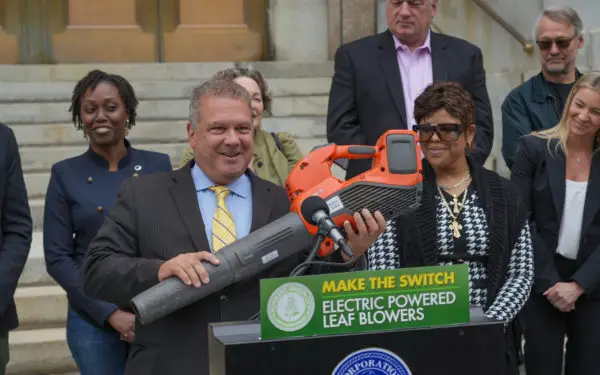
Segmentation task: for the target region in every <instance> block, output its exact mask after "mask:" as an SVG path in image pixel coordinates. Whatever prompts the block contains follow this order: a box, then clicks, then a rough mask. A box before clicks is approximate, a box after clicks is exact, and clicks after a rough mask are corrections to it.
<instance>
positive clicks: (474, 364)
mask: <svg viewBox="0 0 600 375" xmlns="http://www.w3.org/2000/svg"><path fill="white" fill-rule="evenodd" d="M259 336H260V325H259V324H258V323H257V322H234V323H215V324H211V325H210V330H209V350H210V375H248V374H253V375H254V374H256V375H259V374H260V375H292V374H309V375H330V374H331V373H332V371H333V369H334V368H335V366H336V365H337V364H338V363H339V362H340V361H342V360H343V359H344V358H345V357H346V356H347V355H349V354H350V353H352V352H355V351H357V350H360V349H365V348H369V347H377V348H381V349H386V350H389V351H391V352H393V353H395V354H396V355H398V356H399V357H400V358H402V360H404V362H405V363H406V365H408V367H409V368H410V370H411V371H412V374H413V375H438V374H439V375H442V374H443V375H445V374H451V375H505V374H506V363H505V361H506V354H505V345H504V328H503V324H502V323H499V322H490V321H488V320H486V319H485V318H482V317H473V316H472V319H471V322H470V323H469V324H466V325H457V326H444V327H436V328H420V329H405V330H394V331H378V332H371V333H361V334H348V335H332V336H318V337H301V338H291V339H281V340H260V339H259Z"/></svg>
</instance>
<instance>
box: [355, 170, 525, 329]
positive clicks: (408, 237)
mask: <svg viewBox="0 0 600 375" xmlns="http://www.w3.org/2000/svg"><path fill="white" fill-rule="evenodd" d="M424 175H425V177H424V191H423V201H422V206H421V207H420V208H419V209H418V210H417V212H416V213H414V214H411V216H410V218H400V219H397V220H391V221H389V222H388V227H387V229H386V232H385V233H384V234H383V235H382V236H380V237H379V239H378V240H377V241H376V242H375V243H374V244H373V245H372V246H371V248H370V249H369V250H368V252H367V259H368V268H369V269H371V270H375V269H394V268H399V267H414V266H426V265H447V264H453V263H455V262H453V261H450V260H449V258H450V256H452V255H454V254H455V251H456V249H455V241H454V239H453V236H452V230H451V229H450V222H451V217H450V215H449V214H448V211H447V209H446V206H445V205H444V203H443V202H442V199H441V197H440V195H439V194H438V190H437V188H436V186H435V175H434V174H433V170H432V168H431V167H430V166H429V165H428V164H427V163H426V162H425V161H424ZM471 175H472V176H473V183H472V185H471V187H470V188H469V190H468V192H467V194H468V195H467V199H466V200H465V202H464V208H463V209H462V211H461V214H460V216H459V218H460V221H461V225H462V227H463V229H462V235H463V237H464V239H463V242H462V244H463V246H465V247H466V248H465V249H462V250H463V251H464V253H463V254H464V255H466V256H462V258H463V259H466V260H465V262H466V263H467V264H469V283H470V302H471V304H472V305H476V306H481V307H483V308H484V311H485V313H486V315H487V316H488V317H490V318H493V319H497V320H501V321H504V322H512V321H513V319H514V318H515V317H516V316H517V314H518V313H519V311H521V309H522V308H523V306H524V305H525V302H526V301H527V299H528V297H529V293H530V291H531V287H532V284H533V278H534V272H533V249H532V244H531V235H530V230H529V224H528V221H527V217H526V211H525V210H524V207H523V205H522V204H521V203H520V200H519V198H518V197H519V195H518V193H517V192H516V188H515V187H513V186H512V184H510V182H508V181H507V180H505V179H503V178H502V177H500V176H498V175H497V174H495V173H494V172H491V171H488V170H485V169H483V168H481V167H477V166H473V165H472V164H471ZM469 258H471V259H469ZM481 259H485V260H486V261H482V260H481Z"/></svg>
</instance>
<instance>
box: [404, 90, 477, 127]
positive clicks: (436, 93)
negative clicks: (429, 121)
mask: <svg viewBox="0 0 600 375" xmlns="http://www.w3.org/2000/svg"><path fill="white" fill-rule="evenodd" d="M442 109H444V110H446V112H448V114H450V115H451V116H452V117H455V118H456V119H458V120H459V121H460V122H461V124H463V125H471V124H474V123H475V104H473V98H472V97H471V94H469V92H468V91H467V90H465V89H464V88H463V87H462V86H461V85H460V84H458V83H455V82H437V83H432V84H431V85H429V86H427V88H426V89H425V90H424V91H423V92H422V93H421V95H419V96H418V97H417V99H415V109H414V116H415V121H416V122H417V124H419V123H420V122H421V121H423V119H425V118H427V117H430V116H431V115H433V114H434V113H436V112H438V111H440V110H442Z"/></svg>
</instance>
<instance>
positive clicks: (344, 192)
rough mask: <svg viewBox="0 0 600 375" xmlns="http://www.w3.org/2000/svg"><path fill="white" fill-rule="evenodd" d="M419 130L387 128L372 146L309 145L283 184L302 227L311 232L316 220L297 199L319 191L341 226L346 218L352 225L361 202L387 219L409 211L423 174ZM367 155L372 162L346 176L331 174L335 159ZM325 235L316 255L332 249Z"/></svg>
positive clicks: (417, 196)
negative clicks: (311, 147) (367, 168)
mask: <svg viewBox="0 0 600 375" xmlns="http://www.w3.org/2000/svg"><path fill="white" fill-rule="evenodd" d="M417 141H418V136H417V134H416V133H415V132H413V131H410V130H389V131H387V132H386V133H384V134H383V135H382V136H381V137H380V138H379V140H378V141H377V144H376V145H375V146H356V145H354V146H353V145H351V146H337V145H335V144H328V145H326V146H322V147H319V148H316V149H314V150H313V151H312V152H311V153H310V154H308V155H307V156H306V157H304V158H303V159H302V160H301V161H300V162H299V163H298V164H297V165H296V167H295V168H294V169H293V170H292V172H291V173H290V175H289V177H288V179H287V181H286V184H285V186H286V189H287V192H288V195H289V198H290V201H291V211H293V212H296V213H298V214H299V215H298V216H299V217H300V218H302V221H303V222H304V224H305V226H306V229H307V230H308V231H309V232H310V233H311V234H312V235H316V234H317V232H318V231H319V227H318V225H316V224H315V223H312V222H309V221H307V218H306V217H305V216H304V215H302V214H301V211H302V204H303V203H304V201H305V200H306V199H308V198H309V197H311V196H315V195H316V196H319V197H321V198H323V199H324V200H325V202H326V203H327V206H328V207H329V216H330V218H331V219H332V221H333V222H334V223H335V224H336V225H337V226H338V228H340V230H341V231H342V232H343V223H344V222H345V221H346V220H348V221H349V222H350V223H351V224H352V226H353V227H354V225H355V223H354V217H353V214H354V213H355V212H360V211H361V210H362V209H363V208H366V209H368V210H369V211H370V212H371V213H374V212H375V211H380V212H381V213H382V214H383V216H384V218H385V219H386V220H391V219H394V218H396V217H398V216H400V215H404V214H408V213H410V212H412V211H414V210H415V209H416V208H417V207H418V206H419V204H420V202H421V193H422V182H423V176H422V174H421V172H422V171H421V168H422V164H421V148H420V146H419V144H418V142H417ZM366 158H371V159H372V167H371V169H369V170H367V171H366V172H364V173H362V174H360V175H358V176H355V177H353V178H351V179H349V180H347V181H342V180H340V179H338V178H336V177H334V176H333V175H332V172H331V167H332V165H333V163H334V162H335V161H336V160H338V159H366ZM334 247H335V245H334V243H333V241H331V240H330V239H329V238H328V239H326V240H325V241H323V244H322V245H321V247H320V249H319V255H320V256H321V257H324V256H326V255H328V254H330V253H332V252H333V251H334Z"/></svg>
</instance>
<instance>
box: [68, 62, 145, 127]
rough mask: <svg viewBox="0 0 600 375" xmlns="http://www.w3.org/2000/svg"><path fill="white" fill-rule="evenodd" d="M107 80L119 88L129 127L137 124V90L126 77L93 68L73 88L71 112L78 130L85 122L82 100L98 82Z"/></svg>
mask: <svg viewBox="0 0 600 375" xmlns="http://www.w3.org/2000/svg"><path fill="white" fill-rule="evenodd" d="M102 82H106V83H110V84H111V85H113V86H115V87H116V88H117V90H119V95H120V96H121V100H122V101H123V104H124V105H125V111H126V112H127V114H128V115H129V119H128V122H129V125H128V128H129V129H131V127H132V126H134V125H135V118H136V116H137V112H136V108H137V106H138V100H137V98H136V97H135V91H134V90H133V87H132V86H131V84H130V83H129V81H127V80H126V79H125V78H123V77H122V76H120V75H118V74H108V73H106V72H103V71H101V70H98V69H96V70H92V71H90V72H89V73H88V74H87V75H86V76H85V77H83V78H82V79H80V80H79V82H77V84H76V85H75V88H74V89H73V96H72V97H71V106H70V107H69V112H71V113H72V120H73V125H75V128H76V129H77V130H81V129H82V127H83V122H82V120H81V101H82V100H83V96H84V95H85V92H86V91H87V90H88V89H92V90H94V89H96V87H97V86H98V84H100V83H102Z"/></svg>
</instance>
